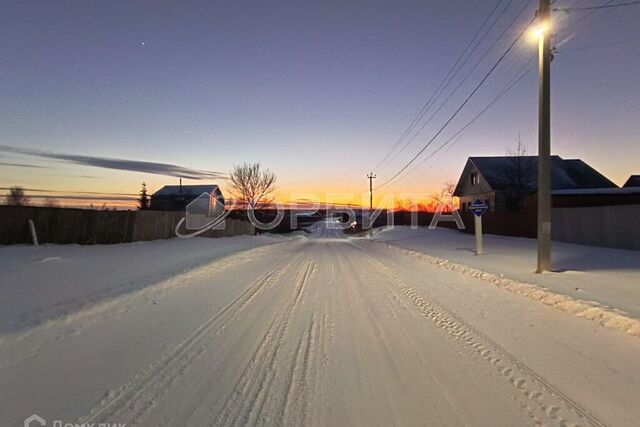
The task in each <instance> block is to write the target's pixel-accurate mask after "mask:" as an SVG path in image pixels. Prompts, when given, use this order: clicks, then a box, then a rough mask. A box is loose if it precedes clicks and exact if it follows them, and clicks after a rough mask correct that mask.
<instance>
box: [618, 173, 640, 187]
mask: <svg viewBox="0 0 640 427" xmlns="http://www.w3.org/2000/svg"><path fill="white" fill-rule="evenodd" d="M622 187H624V188H627V187H640V175H631V176H630V177H629V179H627V182H625V183H624V185H623V186H622Z"/></svg>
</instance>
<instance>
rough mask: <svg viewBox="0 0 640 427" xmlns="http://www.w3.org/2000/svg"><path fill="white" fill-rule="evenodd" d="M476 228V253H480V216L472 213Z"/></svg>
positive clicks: (481, 249)
mask: <svg viewBox="0 0 640 427" xmlns="http://www.w3.org/2000/svg"><path fill="white" fill-rule="evenodd" d="M473 217H474V221H475V230H476V255H482V252H483V248H482V216H480V215H474V216H473Z"/></svg>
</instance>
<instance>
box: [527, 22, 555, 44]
mask: <svg viewBox="0 0 640 427" xmlns="http://www.w3.org/2000/svg"><path fill="white" fill-rule="evenodd" d="M550 29H551V25H550V24H549V22H548V21H544V22H540V23H539V24H538V25H536V26H535V27H533V28H532V29H531V38H532V39H533V40H535V41H538V40H540V39H541V38H542V37H544V36H545V35H546V34H547V33H548V32H549V30H550Z"/></svg>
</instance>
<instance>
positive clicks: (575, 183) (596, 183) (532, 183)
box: [456, 156, 617, 192]
mask: <svg viewBox="0 0 640 427" xmlns="http://www.w3.org/2000/svg"><path fill="white" fill-rule="evenodd" d="M469 161H470V162H472V163H473V164H474V165H475V166H476V168H477V169H478V170H479V171H480V173H481V174H482V176H483V177H484V179H485V180H486V181H487V183H488V184H489V185H490V186H491V188H492V189H493V190H509V189H512V188H513V187H514V181H515V179H516V178H515V176H516V175H517V176H518V177H517V180H518V181H520V189H521V190H530V191H536V190H537V188H538V178H537V177H538V156H519V157H518V156H499V157H469ZM551 188H552V189H553V190H564V189H576V188H617V186H616V184H614V183H613V182H611V181H610V180H609V179H608V178H606V177H605V176H604V175H602V174H601V173H600V172H598V171H597V170H595V169H593V168H592V167H591V166H589V165H588V164H586V163H585V162H583V161H582V160H580V159H567V160H565V159H563V158H561V157H560V156H551ZM456 192H457V189H456Z"/></svg>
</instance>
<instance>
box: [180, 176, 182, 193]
mask: <svg viewBox="0 0 640 427" xmlns="http://www.w3.org/2000/svg"><path fill="white" fill-rule="evenodd" d="M180 192H181V193H182V178H180Z"/></svg>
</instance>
